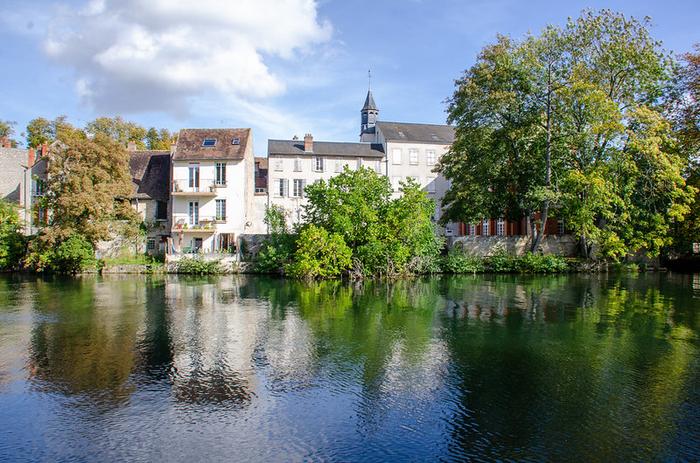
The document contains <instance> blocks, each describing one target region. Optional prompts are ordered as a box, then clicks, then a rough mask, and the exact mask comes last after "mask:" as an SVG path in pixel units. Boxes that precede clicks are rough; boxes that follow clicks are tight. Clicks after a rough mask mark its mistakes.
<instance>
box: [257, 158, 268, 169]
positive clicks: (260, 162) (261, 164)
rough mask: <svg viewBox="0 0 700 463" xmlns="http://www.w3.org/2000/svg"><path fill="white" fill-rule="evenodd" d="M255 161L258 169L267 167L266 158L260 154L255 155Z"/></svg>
mask: <svg viewBox="0 0 700 463" xmlns="http://www.w3.org/2000/svg"><path fill="white" fill-rule="evenodd" d="M255 163H256V164H257V165H258V168H260V169H267V158H264V157H261V156H255Z"/></svg>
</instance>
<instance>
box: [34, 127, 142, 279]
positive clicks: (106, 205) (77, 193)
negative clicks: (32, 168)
mask: <svg viewBox="0 0 700 463" xmlns="http://www.w3.org/2000/svg"><path fill="white" fill-rule="evenodd" d="M48 156H49V162H48V172H47V174H48V180H47V191H46V194H45V195H44V197H43V198H42V206H43V207H45V208H46V209H47V210H50V211H51V215H50V218H49V223H48V226H47V227H44V228H43V229H42V231H41V232H40V234H39V235H38V236H37V238H36V239H35V240H34V242H33V243H32V249H31V252H30V258H29V259H28V265H29V266H33V267H34V268H37V269H42V268H46V267H47V266H49V267H50V266H51V258H52V257H51V256H53V252H54V250H55V249H57V248H58V247H59V246H60V245H61V244H62V243H64V242H66V241H67V240H69V239H70V238H71V237H76V236H77V237H79V239H81V240H85V241H86V242H87V243H89V245H90V246H94V245H95V243H97V242H98V241H100V240H105V239H108V238H109V237H110V233H111V231H112V230H114V227H115V226H119V227H120V228H121V229H120V230H119V232H121V233H127V232H129V230H131V231H132V232H134V230H136V229H137V226H136V224H137V223H138V217H137V215H136V213H135V212H134V211H133V209H132V208H131V206H130V204H129V201H128V198H129V196H130V195H131V189H132V185H131V176H130V175H129V157H128V153H127V152H126V150H125V148H124V147H123V146H121V145H120V144H118V143H116V142H115V141H113V140H111V139H109V138H108V137H106V136H105V135H102V134H97V135H95V136H94V138H92V139H90V138H88V137H87V136H86V135H85V134H84V133H83V132H81V131H75V132H74V133H73V134H72V135H71V136H69V137H66V138H65V141H63V142H62V145H61V146H57V147H56V148H55V149H52V150H51V151H50V153H49V155H48ZM76 239H77V238H76ZM70 248H71V249H72V248H74V246H72V245H71V246H70ZM81 249H82V247H81Z"/></svg>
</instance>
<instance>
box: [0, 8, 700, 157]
mask: <svg viewBox="0 0 700 463" xmlns="http://www.w3.org/2000/svg"><path fill="white" fill-rule="evenodd" d="M584 8H593V9H600V8H611V9H614V10H617V11H621V12H623V13H625V14H627V15H632V16H636V17H642V16H650V17H651V18H652V21H653V24H654V27H653V29H652V34H653V36H654V37H656V38H658V39H660V40H662V41H663V42H664V47H665V48H667V49H669V50H673V51H676V52H679V53H682V52H686V51H689V50H690V49H691V47H692V44H693V43H696V42H700V33H698V30H699V29H698V26H697V25H698V24H700V8H698V4H697V2H696V1H689V0H686V1H681V0H667V1H664V2H659V1H644V0H637V1H631V0H628V1H618V2H591V1H589V2H575V1H568V2H565V1H543V0H542V1H514V0H509V1H505V0H502V1H498V0H496V1H459V0H434V1H428V0H403V1H399V0H396V1H394V0H391V1H383V0H375V1H364V0H321V1H317V2H314V1H312V0H230V1H226V0H197V1H185V0H183V1H178V2H173V1H169V0H150V1H146V2H144V1H140V0H119V1H117V0H90V1H88V0H83V1H36V2H27V1H20V0H3V8H2V13H1V16H0V43H2V44H3V46H2V47H0V60H1V62H2V63H3V70H2V72H1V73H0V101H1V102H2V103H0V119H6V120H12V121H16V122H17V129H16V131H17V132H18V133H19V132H21V131H22V130H23V127H25V126H26V123H27V122H28V121H29V120H30V119H32V118H34V117H37V116H43V117H48V118H53V117H56V116H58V115H60V114H65V115H67V116H68V118H69V120H70V121H71V122H73V123H74V124H76V125H82V124H84V123H85V122H86V121H89V120H91V119H94V118H95V117H97V116H100V115H109V116H113V115H121V116H122V117H124V118H126V119H129V120H133V121H135V122H138V123H140V124H142V125H145V126H156V127H167V128H169V129H171V130H177V129H179V128H184V127H252V128H253V129H254V136H255V150H256V154H258V155H264V154H265V150H266V146H267V139H268V138H291V137H292V136H293V135H295V134H296V135H299V136H302V135H303V134H304V133H306V132H311V133H313V134H314V137H315V138H316V139H325V140H346V141H354V140H357V137H358V132H359V110H360V107H361V105H362V103H363V101H364V97H365V93H366V90H367V70H368V69H371V70H372V75H373V78H372V90H373V93H374V96H375V100H376V101H377V104H378V105H379V108H380V119H383V120H394V121H397V120H400V121H407V122H433V123H443V122H444V120H445V104H444V100H445V99H446V98H447V97H448V96H449V95H450V94H451V92H452V89H453V81H454V79H455V78H457V77H458V76H459V75H460V73H461V72H462V71H463V70H464V69H465V68H467V67H469V66H470V65H471V64H473V62H474V60H475V57H476V55H477V53H478V52H479V50H480V49H481V48H482V47H483V46H484V45H485V44H487V43H489V42H491V41H493V40H494V38H495V36H496V34H498V33H501V34H508V35H511V36H514V37H520V36H522V35H523V34H525V33H527V32H528V31H531V32H537V31H539V30H540V29H541V28H542V27H543V26H545V25H546V24H562V23H564V22H565V21H566V18H567V17H568V16H577V15H578V14H579V13H580V11H581V10H582V9H584Z"/></svg>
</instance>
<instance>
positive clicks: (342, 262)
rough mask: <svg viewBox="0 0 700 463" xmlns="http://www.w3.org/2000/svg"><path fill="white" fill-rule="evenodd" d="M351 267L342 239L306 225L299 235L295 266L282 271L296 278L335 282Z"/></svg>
mask: <svg viewBox="0 0 700 463" xmlns="http://www.w3.org/2000/svg"><path fill="white" fill-rule="evenodd" d="M351 264H352V251H351V250H350V248H349V247H348V246H347V244H345V241H344V240H343V238H342V236H340V235H338V234H336V233H328V232H327V231H326V230H325V229H324V228H320V227H317V226H315V225H309V226H307V227H305V228H304V229H303V230H302V231H301V233H300V234H299V239H298V240H297V248H296V251H295V252H294V262H293V263H291V264H289V265H287V266H286V268H285V271H286V272H287V273H288V274H289V275H290V276H293V277H296V278H306V279H315V278H334V277H338V276H340V275H341V274H342V272H343V271H345V270H347V269H348V268H350V265H351Z"/></svg>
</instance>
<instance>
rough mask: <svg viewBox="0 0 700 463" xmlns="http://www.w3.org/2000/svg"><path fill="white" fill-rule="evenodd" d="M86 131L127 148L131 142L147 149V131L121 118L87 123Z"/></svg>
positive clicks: (106, 118)
mask: <svg viewBox="0 0 700 463" xmlns="http://www.w3.org/2000/svg"><path fill="white" fill-rule="evenodd" d="M85 131H86V132H87V133H88V134H89V135H92V136H95V135H98V134H101V135H104V136H106V137H109V138H111V139H112V140H114V141H115V142H117V143H119V144H120V145H122V146H126V145H127V144H128V143H129V142H134V143H136V146H137V147H138V148H140V149H143V148H146V144H145V143H144V140H145V139H146V133H147V132H146V129H145V128H143V127H141V126H140V125H138V124H136V123H134V122H129V121H125V120H124V119H122V118H121V117H120V116H117V117H113V118H111V117H98V118H97V119H95V120H94V121H92V122H88V123H87V125H86V126H85ZM169 147H170V146H169V145H168V148H169Z"/></svg>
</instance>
